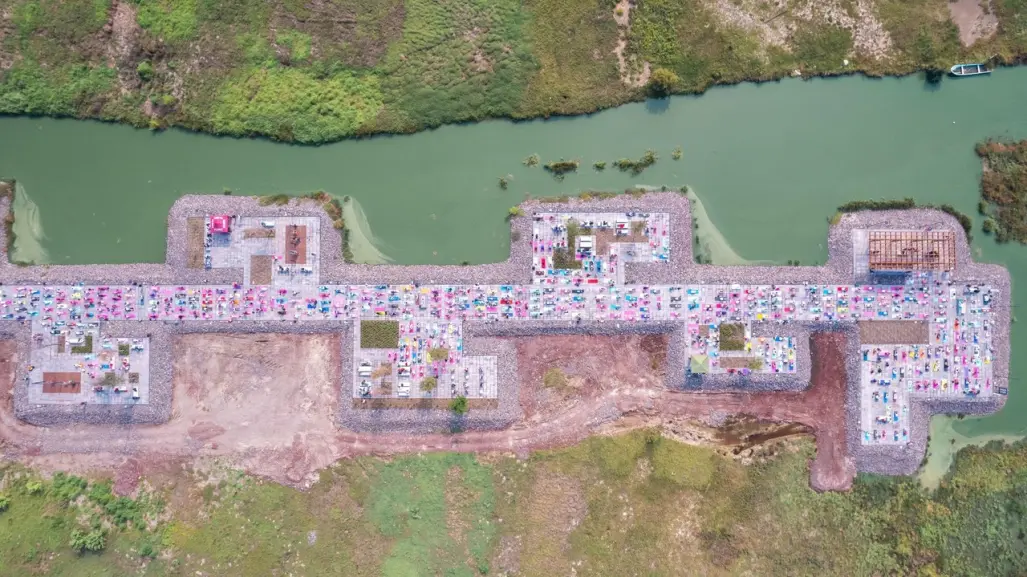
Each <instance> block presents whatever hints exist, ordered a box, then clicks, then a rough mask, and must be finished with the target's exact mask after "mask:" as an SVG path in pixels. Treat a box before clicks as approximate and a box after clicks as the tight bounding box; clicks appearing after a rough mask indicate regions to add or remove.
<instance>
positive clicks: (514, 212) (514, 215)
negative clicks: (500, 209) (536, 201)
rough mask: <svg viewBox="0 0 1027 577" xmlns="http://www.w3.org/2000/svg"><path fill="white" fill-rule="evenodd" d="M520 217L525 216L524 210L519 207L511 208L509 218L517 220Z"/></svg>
mask: <svg viewBox="0 0 1027 577" xmlns="http://www.w3.org/2000/svg"><path fill="white" fill-rule="evenodd" d="M519 216H524V209H522V208H521V207H519V206H511V207H510V211H509V212H508V213H507V218H508V219H510V218H517V217H519Z"/></svg>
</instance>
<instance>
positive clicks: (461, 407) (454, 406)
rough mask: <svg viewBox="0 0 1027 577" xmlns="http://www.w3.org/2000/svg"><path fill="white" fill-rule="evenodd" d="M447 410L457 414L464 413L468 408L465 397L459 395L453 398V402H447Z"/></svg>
mask: <svg viewBox="0 0 1027 577" xmlns="http://www.w3.org/2000/svg"><path fill="white" fill-rule="evenodd" d="M449 410H451V411H453V412H454V413H456V414H458V415H466V414H467V411H468V410H470V407H468V406H467V397H465V396H463V395H461V396H459V397H457V398H455V399H453V402H451V403H449Z"/></svg>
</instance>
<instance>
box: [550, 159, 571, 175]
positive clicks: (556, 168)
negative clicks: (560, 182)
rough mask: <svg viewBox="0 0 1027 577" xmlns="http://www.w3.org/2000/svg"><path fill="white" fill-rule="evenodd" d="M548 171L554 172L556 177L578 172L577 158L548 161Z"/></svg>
mask: <svg viewBox="0 0 1027 577" xmlns="http://www.w3.org/2000/svg"><path fill="white" fill-rule="evenodd" d="M545 169H546V171H548V172H551V173H553V175H554V176H556V177H562V176H563V175H565V174H567V173H569V172H576V171H577V170H578V161H577V160H564V159H562V158H561V159H560V160H554V161H553V162H550V163H547V164H546V166H545Z"/></svg>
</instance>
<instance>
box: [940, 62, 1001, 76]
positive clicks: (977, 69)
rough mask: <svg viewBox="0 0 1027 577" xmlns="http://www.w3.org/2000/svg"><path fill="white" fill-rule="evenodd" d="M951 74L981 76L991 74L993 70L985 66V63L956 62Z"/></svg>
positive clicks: (950, 71) (950, 70)
mask: <svg viewBox="0 0 1027 577" xmlns="http://www.w3.org/2000/svg"><path fill="white" fill-rule="evenodd" d="M949 74H951V75H952V76H980V75H981V74H991V70H988V69H987V68H985V67H984V65H983V64H956V65H955V66H953V67H952V68H950V69H949Z"/></svg>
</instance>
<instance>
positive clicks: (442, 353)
mask: <svg viewBox="0 0 1027 577" xmlns="http://www.w3.org/2000/svg"><path fill="white" fill-rule="evenodd" d="M428 356H429V357H431V360H433V361H445V360H447V359H449V349H447V348H443V347H435V348H432V349H428Z"/></svg>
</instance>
